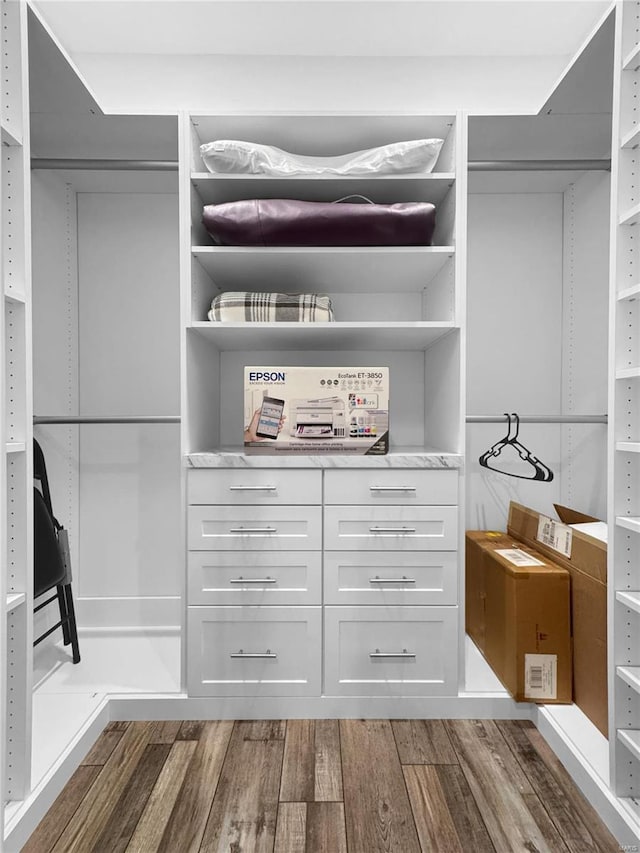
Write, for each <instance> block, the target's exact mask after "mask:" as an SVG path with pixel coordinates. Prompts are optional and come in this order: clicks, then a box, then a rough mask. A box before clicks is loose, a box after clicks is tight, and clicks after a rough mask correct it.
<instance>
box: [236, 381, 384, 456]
mask: <svg viewBox="0 0 640 853" xmlns="http://www.w3.org/2000/svg"><path fill="white" fill-rule="evenodd" d="M244 391H245V395H244V400H245V415H244V420H245V428H244V446H245V450H246V452H247V453H259V454H280V453H289V454H293V453H309V454H314V453H355V454H375V455H378V454H385V453H387V452H388V448H389V369H388V368H386V367H382V368H380V367H371V368H362V367H331V368H323V367H269V368H264V367H262V368H259V367H246V368H245V387H244ZM301 392H304V393H301ZM314 392H315V393H314Z"/></svg>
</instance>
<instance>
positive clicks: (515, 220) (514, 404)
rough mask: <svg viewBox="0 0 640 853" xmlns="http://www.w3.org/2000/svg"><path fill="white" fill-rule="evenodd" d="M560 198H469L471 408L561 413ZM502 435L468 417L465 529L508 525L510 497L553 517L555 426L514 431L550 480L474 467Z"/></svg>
mask: <svg viewBox="0 0 640 853" xmlns="http://www.w3.org/2000/svg"><path fill="white" fill-rule="evenodd" d="M562 202H563V199H562V195H561V194H560V193H540V194H538V193H531V194H518V193H514V194H506V193H505V194H495V195H494V194H477V195H471V196H469V211H468V235H469V240H468V286H467V306H468V307H467V353H468V358H467V383H466V384H467V412H468V414H470V415H474V414H479V415H480V414H487V415H494V414H501V413H502V412H514V411H515V412H517V413H518V414H521V415H526V414H536V415H537V414H559V412H560V407H561V385H562V378H561V371H560V365H561V359H562V215H563V210H562ZM506 432H507V424H506V421H505V423H504V425H503V424H467V460H468V461H467V475H468V478H467V520H466V526H467V529H482V528H495V529H498V530H499V529H502V530H505V529H506V521H507V513H508V509H509V501H511V500H514V501H519V502H520V503H523V504H526V505H528V506H531V507H534V508H536V509H538V510H541V511H543V512H548V513H550V514H553V512H554V511H553V503H554V501H558V500H559V497H560V480H559V476H558V474H559V467H560V428H559V427H558V426H557V425H548V424H523V425H522V426H521V428H520V438H521V440H522V442H523V443H524V444H525V446H526V447H528V448H529V450H530V451H531V452H532V453H533V454H535V455H536V456H537V457H538V458H539V459H541V460H542V461H543V462H544V463H545V464H546V465H548V466H549V467H550V468H551V469H552V470H553V471H554V473H555V475H556V476H555V478H554V480H553V481H552V482H551V483H541V482H527V481H526V480H522V479H516V478H514V477H507V476H504V475H502V474H498V473H494V472H492V471H488V470H487V469H486V468H483V467H481V466H480V465H479V463H478V458H479V456H480V455H481V454H482V453H483V452H484V451H485V450H488V449H489V448H490V447H491V445H493V444H494V443H495V442H496V441H498V440H499V439H501V438H503V437H504V436H505V435H506ZM514 457H515V458H514ZM514 457H510V458H507V454H506V453H505V454H504V457H503V458H504V462H505V463H509V470H513V471H514V472H519V471H522V472H523V473H525V474H527V475H528V474H530V473H531V472H532V469H531V468H530V466H528V465H526V464H525V463H520V462H519V460H517V456H516V455H515V453H514ZM520 465H522V467H520Z"/></svg>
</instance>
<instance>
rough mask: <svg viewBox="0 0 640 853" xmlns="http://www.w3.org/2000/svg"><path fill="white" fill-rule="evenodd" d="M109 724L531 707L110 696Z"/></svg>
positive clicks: (514, 715) (476, 714) (504, 700)
mask: <svg viewBox="0 0 640 853" xmlns="http://www.w3.org/2000/svg"><path fill="white" fill-rule="evenodd" d="M110 699H111V702H110V705H109V712H110V714H111V719H112V720H254V719H262V720H277V719H290V720H291V719H307V720H309V719H311V720H322V719H347V718H351V719H354V718H359V719H392V720H393V719H396V720H397V719H408V718H412V719H502V720H529V719H531V715H532V708H533V706H532V705H530V704H527V703H517V702H514V701H513V699H511V698H510V697H508V696H506V695H496V694H484V695H483V694H480V693H478V694H462V695H460V696H429V697H420V696H405V697H395V698H393V697H384V696H380V697H373V698H370V697H367V698H365V697H361V696H263V697H256V698H251V697H247V696H232V697H209V696H207V697H197V696H195V697H194V696H186V695H185V694H170V695H168V694H164V695H158V694H156V695H153V694H147V695H144V696H142V695H140V694H138V695H128V694H121V695H119V696H116V695H113V694H112V695H111V697H110Z"/></svg>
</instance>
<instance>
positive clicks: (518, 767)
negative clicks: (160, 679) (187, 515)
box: [23, 720, 620, 853]
mask: <svg viewBox="0 0 640 853" xmlns="http://www.w3.org/2000/svg"><path fill="white" fill-rule="evenodd" d="M619 849H620V848H619V846H618V844H617V843H616V841H615V840H614V838H613V837H612V836H611V834H610V833H609V832H608V831H607V829H606V828H605V827H604V825H603V824H602V823H601V821H600V820H599V818H598V816H597V814H596V813H595V811H594V810H593V809H592V808H591V806H589V805H588V803H587V802H586V800H585V799H584V797H583V796H582V795H581V794H580V792H579V791H578V789H577V788H576V787H575V785H574V784H573V782H572V781H571V779H570V777H569V776H568V774H567V773H566V771H565V770H564V768H563V767H562V765H561V764H560V762H559V761H558V759H557V758H556V757H555V755H554V753H553V752H552V751H551V749H550V748H549V746H548V745H547V743H546V742H545V741H544V739H543V738H542V737H541V736H540V734H539V733H538V731H537V730H536V728H535V727H534V726H533V724H532V723H530V722H523V721H502V720H498V721H493V720H444V721H443V720H426V721H425V720H393V721H389V720H340V721H337V720H288V721H285V720H268V721H248V722H247V721H245V722H235V723H234V722H230V721H215V722H199V721H194V722H182V723H180V722H162V723H152V722H135V723H111V724H110V725H109V726H107V728H106V729H105V730H104V732H103V733H102V734H101V736H100V737H99V738H98V740H97V742H96V743H95V745H94V747H93V749H92V750H91V752H90V753H89V754H88V755H87V757H86V758H85V760H84V762H83V763H82V765H81V766H80V767H79V768H78V770H77V771H76V773H75V774H74V775H73V776H72V778H71V779H70V781H69V782H68V784H67V786H66V787H65V789H64V790H63V791H62V793H61V794H60V796H59V797H58V799H57V800H56V801H55V803H54V804H53V806H52V807H51V809H50V810H49V812H48V814H47V815H46V816H45V818H44V820H43V821H42V822H41V823H40V825H39V826H38V828H37V829H36V830H35V832H34V833H33V835H32V836H31V838H30V839H29V841H28V843H27V845H26V846H25V847H24V848H23V851H24V853H49V851H55V853H70V851H77V853H90V851H98V853H115V851H128V853H131V851H136V853H138V851H139V852H140V853H142V851H144V853H147V851H149V853H150V851H156V850H158V851H164V853H196V851H211V853H223V851H224V853H378V851H384V853H426V851H442V853H460V851H464V853H493V851H497V853H516V851H527V853H536V851H539V853H543V851H562V853H567V851H571V853H588V851H619Z"/></svg>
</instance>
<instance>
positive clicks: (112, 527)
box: [78, 192, 184, 625]
mask: <svg viewBox="0 0 640 853" xmlns="http://www.w3.org/2000/svg"><path fill="white" fill-rule="evenodd" d="M177 218H178V205H177V197H176V196H175V195H172V194H165V193H161V194H142V193H140V194H134V193H126V192H118V193H104V192H98V193H80V194H79V195H78V270H79V293H80V299H79V329H80V333H79V349H80V371H79V395H80V411H81V413H83V414H92V415H177V414H178V413H179V287H178V221H177ZM80 466H81V480H80V506H81V518H80V552H81V570H82V571H81V575H80V578H79V607H78V610H79V614H80V621H81V623H82V622H84V623H85V624H98V625H100V624H106V625H114V624H115V625H117V624H120V625H140V624H145V623H146V624H149V623H150V624H155V625H166V624H178V622H179V613H180V610H179V603H178V599H177V597H178V596H179V595H180V589H181V582H182V574H183V564H184V560H183V553H182V547H181V544H182V543H181V535H180V531H181V521H180V518H181V514H180V445H179V427H178V425H177V424H154V425H132V426H129V425H117V426H115V425H112V426H101V425H87V426H83V427H81V435H80ZM113 599H117V600H116V601H114V600H113Z"/></svg>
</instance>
